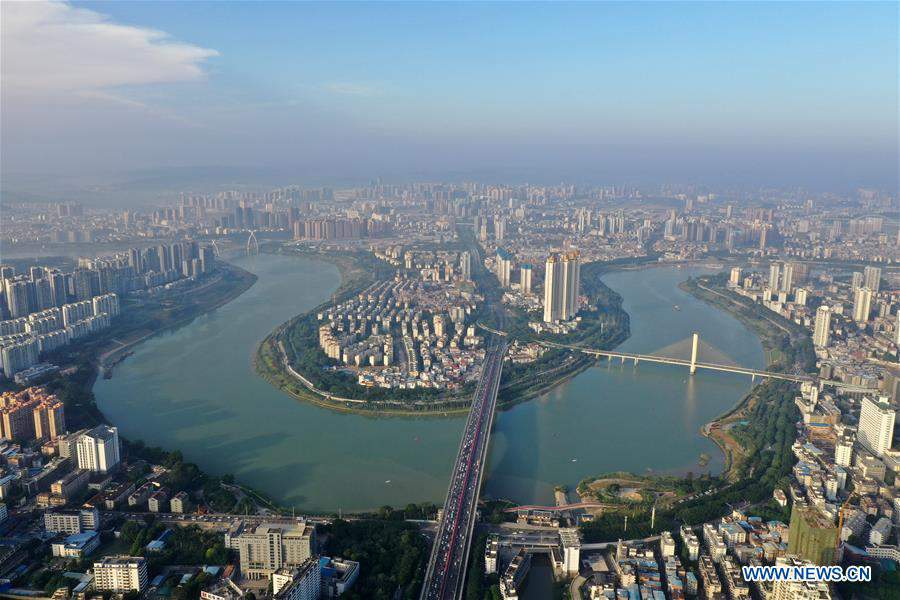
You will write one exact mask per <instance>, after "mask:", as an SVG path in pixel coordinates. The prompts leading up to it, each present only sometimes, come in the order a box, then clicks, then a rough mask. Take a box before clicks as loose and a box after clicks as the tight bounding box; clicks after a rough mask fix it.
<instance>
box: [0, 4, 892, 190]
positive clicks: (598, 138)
mask: <svg viewBox="0 0 900 600" xmlns="http://www.w3.org/2000/svg"><path fill="white" fill-rule="evenodd" d="M62 7H63V10H58V9H59V5H57V7H56V9H57V10H55V12H54V16H53V20H54V24H55V26H57V28H56V29H53V30H52V32H53V34H54V36H57V35H58V33H57V32H59V31H63V32H65V31H68V30H69V29H70V28H68V29H67V28H66V27H62V28H61V29H60V28H59V27H58V26H59V25H60V22H62V24H63V25H65V21H66V19H69V20H70V21H74V22H75V23H76V25H77V23H78V22H79V21H83V20H84V19H85V18H87V20H89V21H90V20H91V19H100V20H101V21H102V22H104V23H112V24H114V25H116V26H124V27H125V30H127V31H128V32H132V33H137V34H140V32H145V31H146V30H156V31H158V32H164V33H165V34H166V35H167V37H165V38H154V37H152V36H151V39H145V40H142V41H139V42H138V43H135V44H125V45H123V46H121V47H120V46H117V45H116V44H118V43H119V42H118V41H117V40H118V39H119V38H120V37H122V36H117V35H110V36H108V37H109V38H110V40H109V47H108V49H98V48H96V47H94V46H95V45H96V44H95V42H93V41H91V42H89V43H88V42H84V44H85V45H87V44H89V45H90V47H85V48H84V52H85V56H87V58H85V59H84V60H82V61H78V60H75V59H76V58H77V57H78V56H80V53H79V49H80V48H82V46H81V45H79V44H80V43H82V42H79V40H78V38H77V33H76V34H74V36H73V43H72V45H71V52H68V51H67V52H65V53H64V54H63V56H64V59H63V60H69V57H70V56H73V57H75V58H73V59H72V60H73V61H74V62H73V65H72V66H70V67H69V69H68V70H69V71H70V72H71V71H73V70H74V71H75V72H81V70H85V71H88V72H90V69H84V66H85V64H88V63H90V60H91V54H90V52H96V53H97V54H96V55H94V58H93V60H98V59H97V58H96V56H100V57H110V61H112V62H115V60H118V59H119V57H122V59H123V61H124V59H125V58H126V57H127V55H128V53H133V54H134V60H133V61H131V62H123V65H122V67H121V68H120V69H112V68H110V69H108V71H109V72H108V73H103V74H102V76H101V75H96V76H95V77H96V78H97V79H96V80H92V79H91V77H85V79H84V80H83V81H75V82H70V83H67V86H68V87H60V88H58V89H54V88H52V87H51V88H49V89H44V90H38V91H37V92H36V91H34V90H28V94H25V93H24V92H23V97H27V96H29V95H31V96H33V95H34V94H44V95H45V96H46V97H44V98H38V99H37V101H35V98H33V97H27V99H28V102H25V101H24V100H23V101H21V102H16V101H15V98H13V101H12V102H9V103H7V102H5V103H4V104H5V105H7V104H8V105H9V106H10V108H6V107H4V109H3V111H4V115H3V116H4V122H5V123H23V124H24V123H28V124H29V127H28V130H29V131H27V132H26V131H24V129H25V127H24V126H23V127H22V130H21V131H20V130H18V128H17V127H12V129H13V131H11V132H10V133H8V135H5V136H4V139H3V144H4V150H5V151H6V152H5V154H6V156H7V157H8V159H9V167H8V168H9V169H11V170H16V169H21V170H30V169H29V167H30V166H35V165H34V164H33V163H34V162H35V160H36V159H38V158H39V159H40V161H43V162H45V163H46V164H48V165H49V164H52V165H53V166H54V168H64V167H65V165H66V164H67V161H66V159H65V158H64V157H65V155H66V154H69V155H70V156H71V151H70V152H66V150H71V148H72V146H74V145H78V144H82V145H87V146H89V147H91V148H92V150H93V151H92V152H91V153H90V156H83V157H80V158H79V160H78V161H75V162H76V163H77V168H79V169H85V170H89V171H90V170H97V171H98V172H99V171H101V170H103V169H136V168H152V167H165V166H191V165H235V166H248V167H273V168H277V169H282V170H288V171H289V170H291V169H296V170H297V172H298V173H303V174H307V173H313V172H317V171H318V172H322V173H327V174H329V175H334V176H341V175H346V176H375V175H378V174H379V173H381V172H385V173H390V174H392V175H396V176H404V175H410V176H411V175H413V174H435V175H440V174H441V173H450V172H454V173H459V172H462V173H465V172H467V171H479V172H491V171H492V170H495V171H496V172H497V173H498V174H499V173H503V172H507V171H508V172H516V173H524V174H525V175H527V174H529V173H534V177H533V180H538V179H541V178H554V177H570V178H572V177H574V178H579V179H582V180H588V179H592V178H594V179H600V180H603V181H617V180H626V179H627V180H634V179H648V180H656V181H660V180H664V181H701V180H703V179H704V178H711V179H715V178H718V179H722V180H725V181H727V180H729V179H734V180H735V181H738V180H740V182H742V183H748V182H751V181H757V180H758V181H759V183H760V184H766V183H797V184H804V185H812V184H814V183H815V182H816V181H821V182H822V183H823V184H827V185H848V186H852V185H860V184H865V183H866V182H871V184H876V185H882V186H888V187H893V186H896V178H897V139H898V91H897V89H898V81H897V78H898V27H897V10H898V4H896V3H880V4H879V3H876V4H865V3H759V4H756V3H675V2H673V3H648V4H644V3H627V4H618V3H576V4H563V3H549V4H530V3H528V4H526V3H497V4H486V3H456V4H440V3H396V4H376V3H370V4H357V3H327V4H318V3H287V2H284V3H268V2H254V3H239V2H228V3H224V2H223V3H213V2H189V3H180V2H118V3H107V2H102V3H92V2H88V3H75V4H66V5H62ZM9 10H10V9H9V5H8V3H5V4H4V6H3V11H4V16H7V15H6V13H7V12H9ZM79 11H80V14H79ZM85 11H87V12H85ZM95 14H97V15H103V16H97V17H94V16H92V15H95ZM22 21H24V25H21V27H22V28H23V29H24V31H22V32H20V33H21V37H22V38H23V39H26V35H25V34H26V33H28V32H27V28H28V27H36V28H39V27H42V26H43V25H42V21H41V20H40V19H22ZM5 28H6V25H4V29H5ZM4 33H5V32H4ZM65 35H67V34H65V33H64V34H63V36H65ZM9 37H10V39H12V40H15V39H19V38H18V37H15V36H9ZM101 37H102V36H101ZM28 39H30V38H28ZM92 39H93V38H92ZM172 42H178V43H179V44H180V45H179V47H177V48H175V49H172V48H169V47H168V45H169V44H171V43H172ZM4 45H5V46H6V47H5V48H4V50H5V52H4V55H5V56H4V58H3V63H4V64H3V66H4V71H6V70H7V67H8V65H9V64H10V61H15V60H16V59H17V56H19V54H18V53H17V52H16V50H18V48H17V47H15V46H13V42H10V43H8V44H7V43H5V44H4ZM8 46H12V49H13V52H8V51H7V50H8V49H9V48H8ZM182 46H187V47H186V48H185V47H182ZM24 50H25V48H23V49H22V54H24ZM33 53H34V49H32V54H33ZM157 54H158V56H156V55H157ZM10 55H11V57H10ZM147 57H149V58H147ZM23 60H24V59H23ZM129 60H130V59H129ZM59 61H60V59H59V58H57V59H56V60H55V61H50V60H49V59H48V60H47V64H56V65H58V64H59ZM142 61H146V62H142ZM47 64H41V63H40V62H39V61H38V62H37V63H36V64H35V65H34V66H33V68H32V66H31V65H30V64H29V70H30V71H33V72H39V71H41V70H42V69H49V71H50V72H49V73H47V74H46V75H45V76H43V77H42V78H41V80H42V81H52V80H54V78H57V77H61V74H60V73H58V72H56V71H57V70H60V67H59V66H56V67H47ZM88 66H90V65H89V64H88ZM144 72H146V73H147V74H148V75H147V76H146V77H145V78H144V79H141V78H140V77H132V76H129V75H125V73H132V74H133V73H144ZM92 76H94V75H92ZM116 77H119V78H120V79H121V80H117V79H116ZM17 81H18V80H14V81H13V82H12V83H10V84H5V85H4V90H3V91H4V95H7V94H9V95H10V96H17V92H18V88H17ZM79 86H80V87H79ZM23 87H24V86H23ZM10 89H12V91H9V90H10ZM60 92H64V95H67V96H72V97H76V98H78V99H79V100H78V102H74V103H73V104H75V105H69V104H66V105H65V106H63V105H62V104H61V103H62V101H61V100H60V96H61V95H63V94H60ZM5 99H6V98H5ZM88 99H91V100H90V101H89V100H88ZM20 105H21V106H22V108H21V109H19V106H20ZM42 111H43V112H42ZM18 112H21V113H22V116H21V118H20V117H19V115H18V114H17V113H18ZM72 121H76V122H77V123H76V124H74V125H73V124H72ZM103 125H107V126H109V125H111V126H113V128H114V131H113V132H109V131H101V130H102V129H104V127H103ZM123 137H124V138H127V142H124V143H123ZM54 142H55V143H54ZM51 145H52V146H55V147H56V148H55V149H50V150H48V146H51ZM10 155H12V158H9V157H10ZM57 155H59V156H57ZM4 162H7V161H4ZM71 162H72V161H71V158H70V159H69V163H71ZM56 163H60V164H59V167H57V166H56ZM4 169H7V165H4ZM617 175H618V176H620V177H618V178H617ZM823 187H827V186H826V185H823Z"/></svg>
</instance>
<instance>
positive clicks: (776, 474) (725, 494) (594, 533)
mask: <svg viewBox="0 0 900 600" xmlns="http://www.w3.org/2000/svg"><path fill="white" fill-rule="evenodd" d="M725 282H726V276H725V274H724V273H720V274H718V275H710V276H702V277H699V278H696V279H694V278H691V279H688V280H687V281H685V282H683V283H682V284H680V286H679V287H680V288H681V289H682V290H684V291H685V292H688V293H690V294H692V295H693V296H694V297H696V298H698V299H700V300H703V301H704V302H707V303H708V304H710V305H712V306H714V307H715V308H718V309H720V310H724V311H726V312H728V313H729V314H731V315H732V316H734V317H735V318H737V319H738V320H739V321H741V322H742V323H743V324H744V325H745V326H746V327H747V328H748V329H750V330H751V331H753V332H754V333H755V334H756V335H757V336H758V337H759V338H760V341H761V343H762V345H763V349H764V350H765V354H766V368H767V369H768V370H771V371H785V370H792V369H799V370H803V371H810V370H811V369H814V367H815V353H814V351H813V349H812V346H811V340H810V337H809V334H808V332H806V331H805V330H804V329H803V328H802V327H800V326H799V325H797V324H796V323H793V322H791V321H789V320H787V319H784V318H783V317H780V316H778V315H770V314H766V313H767V312H768V311H765V312H764V310H765V309H763V308H761V307H759V306H757V305H754V304H753V303H751V302H750V301H748V300H746V299H744V298H742V297H741V296H738V295H737V294H734V293H733V292H731V291H730V290H727V288H726V287H725ZM796 388H797V385H796V384H795V383H791V382H787V381H780V380H765V381H762V382H760V383H759V384H758V385H756V386H754V387H753V389H752V390H751V391H750V392H749V393H748V394H746V395H745V396H744V397H743V398H742V399H741V400H740V401H739V402H738V403H737V404H736V405H735V406H733V407H732V408H731V409H729V410H728V411H726V412H725V413H723V414H722V415H720V416H718V417H716V418H715V419H713V420H712V421H711V422H710V423H707V424H706V425H705V426H704V427H703V428H702V430H701V433H702V434H703V435H704V436H706V437H708V438H710V439H711V440H712V441H713V442H714V443H715V444H716V445H717V446H718V447H719V449H720V450H721V451H722V452H723V453H724V454H725V460H726V464H725V469H724V470H723V472H722V473H721V474H720V475H718V476H712V475H710V474H707V475H700V477H699V478H698V477H695V476H694V474H693V473H690V472H689V473H688V474H687V476H686V477H683V478H678V477H667V476H653V475H650V476H639V475H635V474H632V473H609V474H605V475H600V476H597V477H589V478H586V479H584V480H582V481H581V482H580V483H579V485H578V489H577V491H578V493H579V495H580V496H581V497H582V499H583V500H594V499H596V500H598V501H603V502H606V503H608V505H607V507H606V508H605V510H603V511H602V512H601V513H600V514H598V515H596V516H595V518H594V520H593V521H591V522H589V523H586V524H584V525H582V532H583V533H584V538H585V541H588V542H607V541H613V540H616V539H618V538H620V537H622V536H623V535H624V523H623V521H624V519H625V518H627V519H628V527H629V529H628V535H629V536H630V537H641V536H647V535H653V534H654V533H658V532H659V531H662V530H673V529H674V528H677V527H678V526H680V525H681V524H685V523H686V524H697V523H702V522H705V521H708V520H709V519H711V518H715V517H718V516H721V512H722V507H723V506H726V505H743V506H749V507H752V509H753V511H754V514H757V515H760V516H762V517H763V518H767V519H778V520H781V521H784V522H787V520H788V519H789V513H788V512H787V511H786V510H785V509H784V508H782V507H780V506H778V505H777V504H776V503H775V502H774V501H773V499H772V493H773V490H774V489H776V488H780V489H787V486H788V485H789V481H790V480H789V475H790V472H791V469H792V468H793V465H794V462H795V460H796V459H795V458H794V456H793V453H792V451H791V445H792V444H793V442H794V439H795V438H796V429H795V427H794V424H795V422H796V421H797V419H798V418H799V413H798V410H797V408H796V406H795V405H794V401H793V400H794V396H795V392H796ZM609 504H612V506H609ZM654 506H655V507H656V510H655V522H654V519H653V516H652V514H653V510H652V509H653V508H654Z"/></svg>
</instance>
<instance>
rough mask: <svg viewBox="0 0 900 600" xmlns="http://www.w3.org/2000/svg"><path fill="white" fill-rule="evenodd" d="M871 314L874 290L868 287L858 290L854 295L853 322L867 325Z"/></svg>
mask: <svg viewBox="0 0 900 600" xmlns="http://www.w3.org/2000/svg"><path fill="white" fill-rule="evenodd" d="M871 312H872V290H870V289H869V288H867V287H863V288H858V289H857V290H856V292H854V294H853V320H854V321H856V322H857V323H866V322H868V321H869V313H871Z"/></svg>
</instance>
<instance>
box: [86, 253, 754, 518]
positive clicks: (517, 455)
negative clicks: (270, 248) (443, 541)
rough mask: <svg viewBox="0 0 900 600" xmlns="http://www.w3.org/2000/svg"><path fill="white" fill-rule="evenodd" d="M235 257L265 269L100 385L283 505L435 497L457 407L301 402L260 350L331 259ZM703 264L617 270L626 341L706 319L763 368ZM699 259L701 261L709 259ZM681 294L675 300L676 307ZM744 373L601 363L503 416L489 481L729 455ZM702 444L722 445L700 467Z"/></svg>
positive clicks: (159, 431) (156, 440)
mask: <svg viewBox="0 0 900 600" xmlns="http://www.w3.org/2000/svg"><path fill="white" fill-rule="evenodd" d="M234 262H235V264H237V265H239V266H241V267H243V268H245V269H247V270H248V271H251V272H253V273H255V274H256V275H257V276H258V277H259V280H258V281H257V283H256V284H255V285H254V286H253V287H251V288H250V289H249V290H248V291H247V292H245V293H244V294H243V295H241V296H240V297H238V298H237V299H235V300H234V301H232V302H230V303H229V304H227V305H225V306H223V307H221V308H219V309H217V310H215V311H213V312H211V313H209V314H206V315H204V316H201V317H199V318H197V319H195V320H194V321H193V322H191V323H190V324H188V325H186V326H184V327H181V328H179V329H176V330H174V331H170V332H166V333H161V334H160V335H157V336H155V337H153V338H151V339H149V340H147V341H145V342H143V343H141V344H139V345H138V346H137V347H135V348H134V354H133V355H132V356H130V357H129V358H128V359H127V360H125V361H124V362H123V363H122V364H120V365H119V366H118V367H117V368H116V370H115V374H114V376H113V378H112V379H109V380H104V379H100V380H98V381H97V384H96V385H95V388H94V392H95V394H96V396H97V402H98V405H99V406H100V409H101V410H102V411H103V412H104V414H105V415H106V416H107V418H108V419H109V420H110V421H111V422H112V423H114V424H115V425H117V426H119V428H120V430H121V432H122V434H123V435H124V436H126V437H128V438H130V439H142V440H144V441H145V442H146V443H149V444H153V445H159V446H162V447H164V448H168V449H179V450H181V451H182V452H183V453H184V455H185V457H186V458H188V459H189V460H192V461H195V462H197V463H198V464H199V465H200V466H201V467H202V468H203V469H205V470H208V471H209V472H211V473H216V474H224V473H232V474H234V475H235V476H236V477H237V478H238V479H239V480H240V481H244V482H246V483H248V484H250V485H252V486H254V487H256V488H258V489H260V490H262V491H264V492H266V493H268V494H269V495H271V496H272V497H274V498H275V499H277V500H279V501H281V502H282V503H284V504H286V505H288V506H291V505H293V506H296V507H297V508H298V509H301V508H302V509H306V510H318V511H336V510H338V509H343V510H346V511H354V510H365V509H371V508H376V507H378V506H381V505H384V504H391V505H394V506H404V505H406V504H407V503H409V502H421V501H433V502H436V503H438V504H440V503H441V502H442V501H443V497H444V495H445V493H446V486H447V477H448V475H449V472H450V468H451V466H452V463H453V458H454V456H455V453H456V449H457V447H458V445H459V437H460V435H461V432H462V428H463V420H462V419H461V418H435V417H432V418H420V419H410V418H375V417H368V416H364V415H356V414H342V413H336V412H333V411H330V410H327V409H323V408H319V407H316V406H312V405H310V404H306V403H303V402H299V401H297V400H294V399H293V398H291V397H289V396H287V395H285V394H283V393H281V392H280V391H278V390H277V389H275V388H273V387H272V386H270V385H269V384H268V383H266V382H265V381H264V380H262V379H261V378H259V377H258V376H257V375H256V374H255V372H254V370H253V367H252V364H251V359H252V356H253V353H254V351H255V349H256V346H257V344H258V343H259V342H260V341H261V340H262V339H263V338H264V337H265V336H266V335H267V334H268V333H269V332H270V331H271V330H272V329H274V328H275V327H276V326H277V325H278V324H280V323H282V322H284V321H286V320H287V319H289V318H290V317H292V316H294V315H296V314H298V313H301V312H304V311H306V310H308V309H310V308H311V307H313V306H315V305H317V304H319V303H320V302H322V301H324V300H326V299H327V298H328V297H329V296H330V294H331V292H332V291H333V290H334V289H335V288H336V287H337V285H338V284H339V281H340V277H339V274H338V272H337V269H335V268H334V267H333V266H332V265H330V264H326V263H322V262H318V261H313V260H309V259H304V258H296V257H288V256H278V255H260V256H254V257H241V258H239V259H236V260H235V261H234ZM697 272H701V271H699V270H697V269H684V270H677V269H674V268H668V267H664V268H655V269H647V270H642V271H628V272H619V273H613V274H609V275H607V276H606V277H605V279H604V280H605V281H606V282H607V284H608V285H610V287H612V288H613V289H615V290H616V291H618V292H620V293H621V294H622V295H623V297H624V298H625V309H626V310H627V311H628V312H629V314H630V315H631V322H632V336H631V338H630V339H629V340H628V341H627V342H626V343H625V344H623V346H622V348H623V349H625V350H628V351H635V352H649V351H653V350H657V349H659V348H661V347H664V346H668V345H670V344H672V343H675V342H678V341H680V340H683V339H684V338H686V337H687V336H689V335H690V333H691V332H692V331H693V330H695V329H699V330H700V331H701V332H702V335H703V339H704V340H705V341H706V340H708V341H710V342H711V343H712V344H713V345H714V346H715V347H716V348H718V349H719V350H720V351H721V353H724V354H726V355H728V356H730V357H731V358H732V359H734V360H735V361H737V362H739V363H740V364H743V365H747V366H753V367H761V366H762V364H763V354H762V349H761V347H760V344H759V342H758V340H757V339H756V338H755V337H754V336H753V335H752V334H751V333H750V332H749V331H747V330H746V329H745V328H744V327H743V326H742V325H741V324H740V323H738V322H737V321H735V320H734V319H732V318H731V317H729V316H727V315H725V314H723V313H721V312H719V311H717V310H715V309H713V308H710V307H708V306H707V305H706V304H704V303H702V302H700V301H698V300H695V299H694V298H692V297H691V296H689V295H688V294H686V293H684V292H682V291H681V290H679V289H678V288H677V284H678V283H679V282H680V281H683V280H684V279H686V278H687V276H688V275H689V274H691V273H697ZM703 272H705V271H703ZM675 304H677V305H678V306H679V309H680V310H674V309H673V305H675ZM749 386H750V384H749V381H748V380H747V379H746V378H743V377H740V376H736V375H729V374H722V373H705V372H699V373H698V374H697V375H695V376H694V377H692V378H691V377H688V375H687V373H686V372H685V371H684V369H683V368H682V369H679V368H677V367H666V366H660V365H645V364H641V365H640V366H639V367H638V368H637V369H636V370H635V369H634V367H633V366H631V365H625V366H622V365H619V364H616V365H608V364H605V363H604V364H602V365H600V366H598V367H594V368H591V369H589V370H588V371H586V372H584V373H582V374H580V375H579V376H577V377H575V378H574V379H572V380H571V381H570V382H568V383H566V384H565V385H563V386H560V387H559V388H556V389H555V390H554V391H553V392H551V393H550V394H548V395H545V396H544V397H542V398H538V399H535V400H533V401H530V402H526V403H523V404H521V405H518V406H516V407H514V408H512V409H511V410H509V411H505V412H502V413H500V414H499V415H498V418H497V419H496V421H495V423H496V424H495V429H496V433H495V434H494V438H493V441H492V446H491V455H490V463H489V470H488V473H487V481H486V493H487V494H488V495H491V496H502V497H509V498H513V499H515V500H516V501H519V502H551V501H552V488H553V486H554V485H556V484H560V483H564V484H568V485H571V486H574V484H576V483H577V482H578V481H579V480H580V479H581V478H582V477H584V476H587V475H591V474H596V473H600V472H603V471H609V470H618V469H626V470H632V471H635V472H644V471H645V470H647V469H654V470H655V471H666V472H668V471H686V470H694V471H695V472H699V471H700V470H705V469H710V470H713V471H715V470H717V469H720V468H721V455H720V454H719V452H718V451H717V450H716V448H715V446H714V445H713V444H712V443H711V442H709V441H708V440H706V439H705V438H703V437H701V436H700V435H699V433H698V429H699V428H700V426H701V425H702V424H703V423H705V422H706V421H708V420H710V419H711V418H713V417H715V416H716V415H717V414H720V413H722V412H724V411H725V410H727V409H728V408H729V407H730V406H732V405H733V404H734V403H735V402H737V401H738V400H739V399H740V397H741V396H742V395H743V394H744V393H746V391H747V390H748V389H749ZM700 453H706V454H708V455H709V456H710V457H712V460H711V462H710V464H709V465H708V466H707V467H706V468H705V469H700V468H699V467H698V466H697V464H696V463H697V459H698V457H699V456H700Z"/></svg>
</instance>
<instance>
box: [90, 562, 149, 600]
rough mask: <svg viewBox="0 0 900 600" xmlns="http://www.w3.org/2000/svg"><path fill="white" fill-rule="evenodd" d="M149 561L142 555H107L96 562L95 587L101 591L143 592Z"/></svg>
mask: <svg viewBox="0 0 900 600" xmlns="http://www.w3.org/2000/svg"><path fill="white" fill-rule="evenodd" d="M146 588H147V561H146V560H144V559H143V558H142V557H140V556H107V557H104V558H103V560H101V561H99V562H95V563H94V589H96V590H98V591H101V592H116V593H127V592H143V591H144V590H145V589H146Z"/></svg>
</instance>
